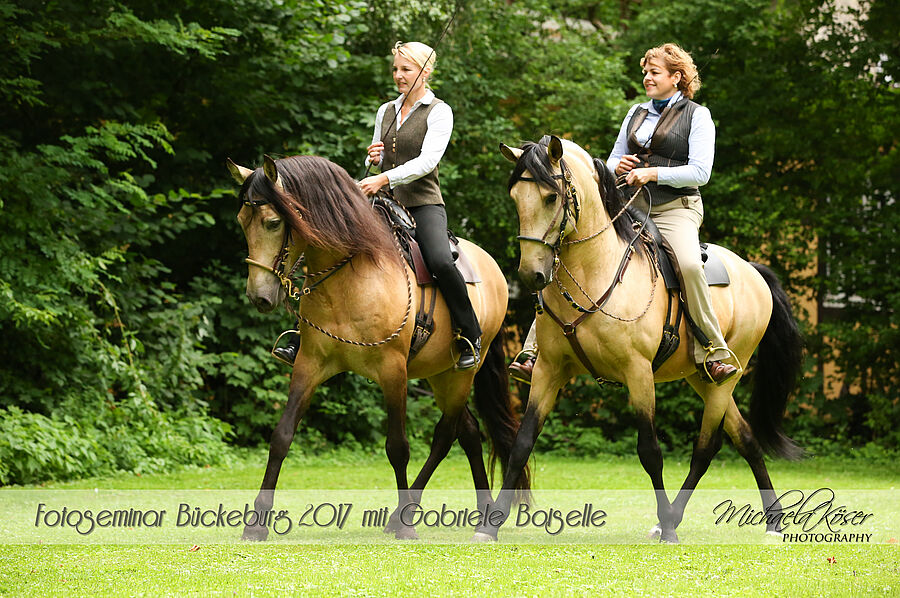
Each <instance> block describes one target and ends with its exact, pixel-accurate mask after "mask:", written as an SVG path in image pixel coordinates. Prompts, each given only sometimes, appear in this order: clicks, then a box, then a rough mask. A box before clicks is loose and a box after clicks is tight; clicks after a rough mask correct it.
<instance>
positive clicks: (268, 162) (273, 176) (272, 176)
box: [263, 154, 284, 190]
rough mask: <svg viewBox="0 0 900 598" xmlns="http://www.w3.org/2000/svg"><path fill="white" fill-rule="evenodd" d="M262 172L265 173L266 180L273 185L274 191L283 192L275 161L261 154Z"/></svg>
mask: <svg viewBox="0 0 900 598" xmlns="http://www.w3.org/2000/svg"><path fill="white" fill-rule="evenodd" d="M263 171H264V172H265V173H266V178H267V179H269V181H271V183H272V184H273V185H275V188H276V189H282V190H284V185H282V184H281V177H279V176H278V169H277V168H275V160H274V159H272V157H271V156H269V154H263Z"/></svg>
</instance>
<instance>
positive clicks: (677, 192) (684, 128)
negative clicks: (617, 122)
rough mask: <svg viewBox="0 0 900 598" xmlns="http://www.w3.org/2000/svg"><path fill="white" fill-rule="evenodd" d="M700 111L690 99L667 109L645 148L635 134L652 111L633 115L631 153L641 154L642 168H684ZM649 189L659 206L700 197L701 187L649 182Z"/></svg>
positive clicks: (630, 126) (629, 135)
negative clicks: (674, 200)
mask: <svg viewBox="0 0 900 598" xmlns="http://www.w3.org/2000/svg"><path fill="white" fill-rule="evenodd" d="M696 109H697V104H696V102H692V101H691V100H689V99H687V98H682V99H680V100H678V101H677V102H675V103H674V104H672V105H670V106H666V108H665V109H664V110H663V112H662V115H661V116H660V117H659V121H658V122H657V123H656V128H655V129H654V130H653V136H652V137H651V138H650V145H649V146H648V147H643V146H641V144H640V143H638V141H637V139H636V138H635V133H637V130H638V128H639V127H640V126H641V123H642V122H644V119H645V118H647V114H648V113H649V110H647V109H646V108H638V109H637V110H635V111H634V114H632V115H631V120H630V121H629V123H628V151H629V152H630V153H632V154H637V157H638V158H640V160H641V164H640V166H642V167H645V168H646V167H649V166H684V165H685V164H687V163H688V151H689V149H690V148H689V145H688V139H689V137H690V135H691V119H692V118H693V116H694V110H696ZM647 188H648V189H649V190H650V196H651V197H652V198H653V205H655V206H658V205H661V204H664V203H668V202H670V201H672V200H673V199H677V198H679V197H684V196H686V195H700V189H698V188H697V187H678V188H676V187H670V186H668V185H659V184H657V183H656V182H651V183H647Z"/></svg>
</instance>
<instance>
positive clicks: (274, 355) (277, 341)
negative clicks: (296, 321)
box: [269, 330, 300, 367]
mask: <svg viewBox="0 0 900 598" xmlns="http://www.w3.org/2000/svg"><path fill="white" fill-rule="evenodd" d="M285 334H300V331H299V330H285V331H284V332H282V333H281V334H279V335H278V338H276V339H275V344H274V345H272V349H271V350H270V351H269V355H271V356H272V357H274V358H275V359H277V360H278V361H280V362H281V363H283V364H285V365H289V366H291V367H294V364H293V363H291V362H289V361H287V360H286V359H282V358H281V357H279V356H278V355H276V354H275V349H277V348H278V343H280V342H281V338H282V337H283V336H284V335H285Z"/></svg>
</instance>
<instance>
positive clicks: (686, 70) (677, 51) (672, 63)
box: [641, 43, 700, 99]
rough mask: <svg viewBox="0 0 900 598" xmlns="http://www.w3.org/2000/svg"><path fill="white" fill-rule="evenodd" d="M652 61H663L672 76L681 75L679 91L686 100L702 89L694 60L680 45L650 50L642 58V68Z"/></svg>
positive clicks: (657, 47) (662, 46) (667, 45)
mask: <svg viewBox="0 0 900 598" xmlns="http://www.w3.org/2000/svg"><path fill="white" fill-rule="evenodd" d="M652 59H658V60H661V61H662V63H663V64H664V65H665V66H666V70H668V71H669V74H670V75H674V74H675V73H681V80H680V81H679V82H678V91H680V92H681V93H682V94H684V97H686V98H689V99H692V98H693V97H694V94H695V93H697V91H698V90H699V89H700V73H698V72H697V67H696V66H695V65H694V59H693V58H691V55H690V54H689V53H688V52H686V51H685V50H684V49H683V48H682V47H681V46H679V45H678V44H671V43H669V44H663V45H661V46H656V47H655V48H650V49H649V50H647V52H646V53H645V54H644V57H643V58H641V68H644V67H645V66H646V65H647V62H648V61H650V60H652Z"/></svg>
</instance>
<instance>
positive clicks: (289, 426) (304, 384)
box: [242, 372, 319, 541]
mask: <svg viewBox="0 0 900 598" xmlns="http://www.w3.org/2000/svg"><path fill="white" fill-rule="evenodd" d="M308 380H309V379H308V378H307V377H306V376H305V375H303V374H302V373H299V374H298V373H296V372H295V374H294V375H293V377H292V378H291V387H290V392H289V394H288V402H287V405H285V407H284V411H283V412H282V414H281V419H279V420H278V425H276V426H275V430H274V431H273V432H272V438H271V440H270V441H269V459H268V462H267V463H266V473H265V475H264V476H263V481H262V486H261V487H260V490H259V494H258V495H257V497H256V500H255V501H254V503H253V504H254V509H255V511H256V513H257V514H258V515H259V516H258V518H257V520H256V522H254V525H246V526H245V527H244V533H243V535H242V539H243V540H256V541H262V540H265V539H266V538H267V537H268V535H269V528H268V527H267V525H266V523H267V520H266V519H264V518H263V516H264V514H265V513H268V512H269V511H270V510H271V509H272V504H273V502H274V497H275V485H276V484H277V483H278V475H279V474H280V473H281V464H282V463H283V462H284V458H285V457H286V456H287V452H288V449H289V448H290V446H291V442H292V441H293V439H294V434H296V432H297V426H298V425H299V424H300V420H301V419H302V418H303V415H304V414H305V413H306V410H307V409H308V408H309V404H310V399H311V398H312V395H313V393H314V392H315V390H316V386H318V382H319V381H318V380H316V381H312V383H310V382H308ZM268 523H271V522H268Z"/></svg>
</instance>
